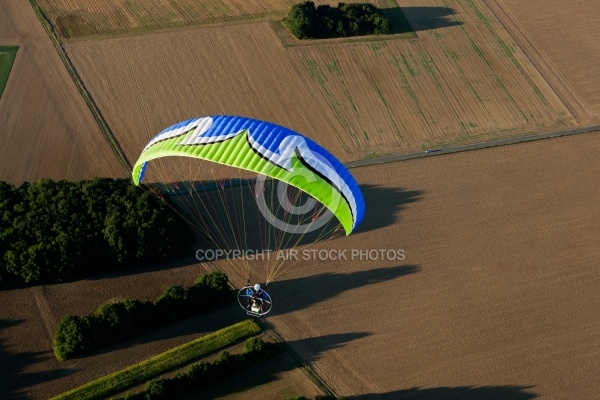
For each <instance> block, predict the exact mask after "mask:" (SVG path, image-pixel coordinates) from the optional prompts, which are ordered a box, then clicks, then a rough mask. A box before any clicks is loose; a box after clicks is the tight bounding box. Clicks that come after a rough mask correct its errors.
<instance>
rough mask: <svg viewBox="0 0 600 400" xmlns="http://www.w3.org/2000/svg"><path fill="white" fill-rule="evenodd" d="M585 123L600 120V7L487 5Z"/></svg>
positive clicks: (495, 1) (503, 1)
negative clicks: (599, 72) (599, 21)
mask: <svg viewBox="0 0 600 400" xmlns="http://www.w3.org/2000/svg"><path fill="white" fill-rule="evenodd" d="M485 1H486V3H488V4H489V5H490V7H491V8H492V9H493V11H494V14H495V15H497V16H498V18H499V19H500V20H501V21H502V23H503V24H504V25H505V26H506V27H507V28H508V30H509V31H510V32H511V34H512V35H513V37H514V38H515V39H516V41H517V43H519V45H520V46H522V47H523V48H524V49H526V53H527V55H528V56H529V57H530V58H531V60H532V62H533V63H534V64H535V65H536V67H537V68H538V69H539V70H540V71H541V72H542V73H543V74H544V76H545V77H546V79H547V80H548V81H549V83H550V84H551V85H552V86H553V87H554V90H556V92H557V93H558V94H559V95H560V96H561V98H562V99H563V101H564V102H565V104H566V105H567V106H568V107H569V109H570V110H572V112H573V113H575V114H576V115H578V117H579V118H580V119H581V120H582V121H583V122H587V123H589V122H597V121H598V120H599V119H600V77H599V76H598V64H599V63H600V27H599V25H598V23H597V22H596V21H598V19H599V18H600V8H599V7H598V5H597V4H596V3H594V2H592V1H581V0H580V1H569V2H561V1H557V0H549V1H524V0H485Z"/></svg>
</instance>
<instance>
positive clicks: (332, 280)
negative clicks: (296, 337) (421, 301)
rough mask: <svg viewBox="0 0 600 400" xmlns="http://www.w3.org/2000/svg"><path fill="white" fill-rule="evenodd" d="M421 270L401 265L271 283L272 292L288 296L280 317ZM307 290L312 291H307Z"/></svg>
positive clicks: (281, 301)
mask: <svg viewBox="0 0 600 400" xmlns="http://www.w3.org/2000/svg"><path fill="white" fill-rule="evenodd" d="M419 270H420V267H419V266H418V265H401V266H396V267H386V268H375V269H369V270H364V271H357V272H350V273H323V274H318V275H313V276H306V277H302V278H295V279H289V280H282V281H274V282H272V283H270V284H269V287H268V290H269V292H270V293H272V294H273V295H276V294H277V293H285V296H281V297H278V298H277V314H278V315H279V314H285V313H289V312H292V311H296V310H301V309H304V308H307V307H309V306H311V305H314V304H317V303H320V302H324V301H327V300H329V299H331V298H334V297H337V296H339V295H340V294H341V293H344V292H347V291H351V290H354V289H357V288H359V287H363V286H368V285H374V284H377V283H380V282H384V281H389V280H393V279H397V278H400V277H402V276H405V275H410V274H414V273H416V272H419ZM307 287H309V288H310V290H308V291H307V290H305V289H304V288H307Z"/></svg>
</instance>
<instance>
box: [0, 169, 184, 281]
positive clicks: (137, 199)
mask: <svg viewBox="0 0 600 400" xmlns="http://www.w3.org/2000/svg"><path fill="white" fill-rule="evenodd" d="M191 240H192V232H191V228H190V227H189V226H188V225H187V224H186V223H185V222H183V221H182V220H181V219H180V218H179V217H178V216H177V214H176V212H175V211H174V210H173V208H172V207H171V206H169V205H168V204H166V203H165V202H164V201H162V200H161V199H159V198H158V197H157V196H155V195H153V194H151V193H149V192H148V191H145V190H143V189H141V188H139V187H136V186H134V185H133V184H131V183H130V182H129V180H125V179H116V180H115V179H100V178H98V179H94V180H89V181H80V182H67V181H52V180H49V179H42V180H40V181H38V182H36V183H24V184H23V185H21V186H20V187H16V186H13V185H9V184H7V183H5V182H0V288H7V287H13V286H17V285H22V284H38V283H45V282H61V281H63V280H65V279H68V278H70V277H74V276H78V275H82V274H85V273H88V272H91V271H101V270H106V269H110V268H117V267H119V266H124V265H134V264H139V263H142V262H148V261H151V262H155V261H159V260H162V259H165V258H166V257H169V256H173V255H176V254H180V253H182V252H183V251H184V250H185V249H186V248H187V246H188V245H189V244H190V243H191Z"/></svg>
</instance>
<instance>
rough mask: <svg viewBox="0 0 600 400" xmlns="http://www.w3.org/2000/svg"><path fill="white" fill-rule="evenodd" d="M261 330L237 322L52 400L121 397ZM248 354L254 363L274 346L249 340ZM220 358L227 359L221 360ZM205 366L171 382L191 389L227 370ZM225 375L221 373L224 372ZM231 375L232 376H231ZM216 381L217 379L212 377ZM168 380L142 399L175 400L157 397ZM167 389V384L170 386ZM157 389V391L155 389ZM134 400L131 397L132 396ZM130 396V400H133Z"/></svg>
mask: <svg viewBox="0 0 600 400" xmlns="http://www.w3.org/2000/svg"><path fill="white" fill-rule="evenodd" d="M260 331H261V328H260V327H259V326H258V325H257V324H256V323H255V322H254V321H252V320H246V321H242V322H238V323H237V324H234V325H231V326H228V327H226V328H223V329H220V330H218V331H216V332H214V333H211V334H208V335H206V336H202V337H200V338H198V339H195V340H192V341H191V342H188V343H186V344H184V345H181V346H179V347H175V348H173V349H171V350H168V351H166V352H164V353H161V354H158V355H156V356H154V357H151V358H149V359H147V360H145V361H142V362H140V363H138V364H135V365H132V366H130V367H127V368H125V369H123V370H120V371H116V372H113V373H112V374H109V375H106V376H104V377H102V378H100V379H97V380H95V381H92V382H89V383H87V384H85V385H83V386H80V387H78V388H75V389H73V390H70V391H68V392H66V393H63V394H61V395H58V396H56V397H54V398H53V400H58V399H61V400H66V399H81V400H83V399H105V398H107V396H108V395H110V394H112V393H118V392H120V391H122V390H124V389H126V388H128V387H131V386H133V385H136V384H139V383H143V382H145V381H147V380H148V379H152V378H154V377H157V376H160V375H161V374H164V373H167V372H169V371H172V370H173V369H176V368H179V367H182V366H185V365H188V364H189V363H190V362H192V361H194V360H197V359H199V358H201V357H204V356H206V355H208V354H210V353H213V352H214V351H216V350H219V349H222V348H225V347H227V346H229V345H231V344H233V343H236V342H238V341H239V340H241V339H244V338H248V337H251V336H254V335H256V334H258V333H259V332H260ZM245 348H246V352H247V353H250V354H251V360H253V361H258V360H260V359H263V358H265V357H266V356H268V353H267V351H271V345H264V344H262V341H261V340H260V339H250V340H249V341H248V342H246V346H245ZM221 358H227V357H225V356H222V357H221ZM204 365H206V363H200V364H198V365H197V366H192V367H191V368H190V371H188V373H185V374H180V375H177V376H176V377H175V378H173V379H170V380H168V381H169V382H176V383H177V385H173V386H177V387H183V386H184V385H187V386H188V387H192V385H193V384H194V382H190V381H191V380H192V379H193V378H194V377H197V376H200V375H201V374H202V373H203V372H202V371H204V370H205V369H210V370H211V371H215V370H216V371H221V370H222V369H223V367H226V366H227V363H226V362H222V364H221V365H220V367H219V368H216V369H214V368H212V367H205V366H204ZM221 372H222V371H221ZM228 373H231V372H228ZM211 378H212V379H216V375H213V376H211ZM163 381H165V380H163V379H161V380H158V381H152V382H154V383H150V384H149V385H148V386H150V389H151V391H152V393H154V395H153V394H150V395H149V396H147V395H146V394H145V393H143V394H142V395H141V396H142V397H140V398H152V399H157V398H173V397H172V396H167V397H158V396H156V393H155V392H156V391H157V390H158V389H160V388H161V387H162V386H163V385H164V384H163V383H161V382H163ZM167 385H168V384H167ZM153 388H154V389H153ZM130 396H131V395H130ZM130 396H128V397H127V398H131V397H130Z"/></svg>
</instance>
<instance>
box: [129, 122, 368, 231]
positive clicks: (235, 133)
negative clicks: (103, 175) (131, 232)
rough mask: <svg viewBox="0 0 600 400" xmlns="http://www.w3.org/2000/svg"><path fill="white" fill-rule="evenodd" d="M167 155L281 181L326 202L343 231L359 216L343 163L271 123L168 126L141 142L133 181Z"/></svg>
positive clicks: (354, 187)
mask: <svg viewBox="0 0 600 400" xmlns="http://www.w3.org/2000/svg"><path fill="white" fill-rule="evenodd" d="M167 156H183V157H192V158H197V159H202V160H207V161H211V162H215V163H219V164H224V165H228V166H231V167H235V168H241V169H244V170H248V171H253V172H256V173H257V174H259V176H262V177H270V178H274V179H277V180H279V181H283V182H285V183H287V184H289V185H292V186H294V187H296V188H298V189H300V190H302V191H303V192H305V193H307V194H309V195H310V196H312V197H313V198H314V199H316V200H317V201H319V202H320V203H322V204H323V205H324V206H325V207H327V208H328V209H329V210H330V211H331V212H332V213H333V215H335V217H336V218H337V219H338V220H339V222H340V223H341V224H342V226H343V228H344V230H345V232H346V235H349V234H350V233H351V232H352V231H354V230H355V229H356V227H357V226H358V225H359V224H360V222H361V221H362V219H363V217H364V209H365V206H364V199H363V196H362V193H361V191H360V188H359V187H358V184H357V183H356V181H355V180H354V178H353V177H352V175H350V173H349V172H348V170H347V169H346V168H345V167H344V166H343V165H342V163H341V162H340V161H338V160H337V159H336V158H335V157H334V156H332V155H331V154H330V153H329V152H328V151H326V150H325V149H324V148H322V147H321V146H319V145H317V144H316V143H315V142H313V141H312V140H310V139H308V138H307V137H305V136H303V135H301V134H299V133H297V132H294V131H292V130H290V129H288V128H285V127H282V126H279V125H276V124H273V123H270V122H265V121H259V120H255V119H251V118H245V117H238V116H210V117H200V118H194V119H190V120H187V121H183V122H180V123H178V124H176V125H173V126H171V127H169V128H167V129H165V130H163V131H162V132H160V133H159V134H158V135H156V136H155V137H154V138H153V139H152V140H151V141H150V142H149V143H148V144H147V145H146V147H145V148H144V150H143V151H142V154H141V155H140V157H139V159H138V160H137V162H136V163H135V166H134V168H133V172H132V177H133V182H134V183H135V184H136V185H138V184H140V182H142V180H143V179H144V176H145V173H146V168H148V162H149V161H151V160H153V159H157V158H161V157H167ZM282 226H283V227H284V228H285V225H283V224H282Z"/></svg>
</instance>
